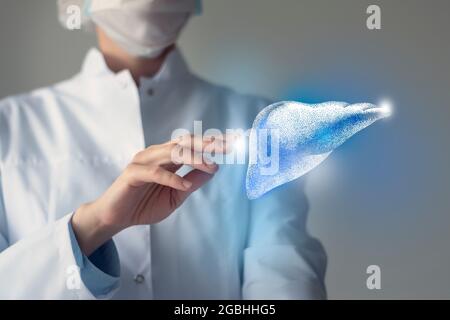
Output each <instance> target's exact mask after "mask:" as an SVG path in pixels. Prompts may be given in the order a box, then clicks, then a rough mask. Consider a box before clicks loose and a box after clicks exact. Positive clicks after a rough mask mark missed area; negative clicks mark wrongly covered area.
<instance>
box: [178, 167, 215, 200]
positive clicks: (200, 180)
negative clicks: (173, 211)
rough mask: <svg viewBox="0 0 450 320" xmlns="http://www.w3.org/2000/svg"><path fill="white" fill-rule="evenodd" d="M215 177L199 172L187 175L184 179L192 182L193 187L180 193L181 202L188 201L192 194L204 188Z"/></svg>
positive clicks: (194, 171)
mask: <svg viewBox="0 0 450 320" xmlns="http://www.w3.org/2000/svg"><path fill="white" fill-rule="evenodd" d="M213 176H214V175H213V174H208V173H205V172H203V171H199V170H192V171H191V172H189V173H188V174H187V175H185V176H184V177H183V178H184V179H185V180H187V181H189V182H191V183H192V186H191V187H190V188H189V189H188V190H185V191H179V196H180V200H181V202H183V201H184V200H186V198H187V197H189V195H190V194H191V193H193V192H195V191H196V190H198V189H199V188H201V187H202V186H204V185H205V184H206V183H207V182H208V181H209V180H211V179H212V177H213Z"/></svg>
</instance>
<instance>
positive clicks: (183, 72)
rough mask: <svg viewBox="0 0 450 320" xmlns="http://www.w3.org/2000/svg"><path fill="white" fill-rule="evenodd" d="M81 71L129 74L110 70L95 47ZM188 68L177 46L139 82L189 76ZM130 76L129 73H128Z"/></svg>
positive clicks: (91, 73) (93, 73)
mask: <svg viewBox="0 0 450 320" xmlns="http://www.w3.org/2000/svg"><path fill="white" fill-rule="evenodd" d="M82 73H83V74H85V75H90V76H109V77H119V78H120V77H122V76H123V74H124V73H127V74H129V73H130V72H129V71H128V70H123V71H121V72H119V73H114V72H112V71H111V70H110V69H109V68H108V66H107V64H106V61H105V59H104V57H103V54H102V53H101V52H100V51H99V50H98V49H97V48H91V49H90V50H89V52H88V53H87V55H86V58H85V60H84V63H83V67H82ZM190 75H191V73H190V70H189V68H188V66H187V63H186V61H185V60H184V58H183V56H182V54H181V52H180V51H179V49H178V48H175V49H174V50H172V51H171V52H170V53H169V54H168V55H167V57H166V60H165V61H164V63H163V65H162V66H161V69H160V70H159V71H158V72H157V74H156V75H154V76H153V77H151V78H141V84H143V85H144V86H145V84H147V83H149V82H152V83H155V82H165V81H170V80H177V79H179V80H181V79H185V78H186V77H188V76H190ZM130 76H131V75H130Z"/></svg>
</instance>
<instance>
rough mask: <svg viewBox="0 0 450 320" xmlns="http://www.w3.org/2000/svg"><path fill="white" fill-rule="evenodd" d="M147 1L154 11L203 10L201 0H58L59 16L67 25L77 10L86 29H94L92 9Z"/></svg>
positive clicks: (62, 22) (63, 23) (198, 11)
mask: <svg viewBox="0 0 450 320" xmlns="http://www.w3.org/2000/svg"><path fill="white" fill-rule="evenodd" d="M143 1H146V2H148V6H149V9H152V10H153V11H154V12H157V11H159V12H165V13H170V12H180V11H182V12H192V11H193V10H192V8H195V10H194V12H192V13H193V14H200V13H201V11H202V1H201V0H57V2H58V18H59V22H60V23H61V24H62V26H63V27H65V28H66V27H67V21H68V19H70V17H71V16H73V14H74V13H75V12H76V11H77V12H79V13H80V14H81V16H80V18H81V26H82V28H83V29H85V30H92V29H93V26H94V24H93V22H92V20H91V19H90V15H89V12H90V11H91V10H108V9H117V8H120V7H121V6H133V5H134V4H136V3H139V2H143Z"/></svg>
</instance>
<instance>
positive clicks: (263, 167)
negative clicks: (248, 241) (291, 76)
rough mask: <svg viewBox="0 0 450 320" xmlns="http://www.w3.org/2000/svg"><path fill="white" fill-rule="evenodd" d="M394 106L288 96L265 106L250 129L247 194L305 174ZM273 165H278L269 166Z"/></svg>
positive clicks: (253, 196) (253, 194) (256, 195)
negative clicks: (317, 101) (307, 100)
mask: <svg viewBox="0 0 450 320" xmlns="http://www.w3.org/2000/svg"><path fill="white" fill-rule="evenodd" d="M390 112H391V111H390V107H388V106H387V105H382V106H376V105H374V104H370V103H357V104H348V103H345V102H325V103H320V104H305V103H300V102H294V101H283V102H278V103H275V104H272V105H270V106H268V107H266V108H265V109H263V110H262V111H261V112H260V113H259V114H258V116H257V117H256V119H255V121H254V123H253V127H252V130H251V133H250V144H249V153H250V161H249V165H248V169H247V177H246V189H247V196H248V198H249V199H256V198H259V197H260V196H262V195H263V194H265V193H266V192H268V191H270V190H272V189H273V188H275V187H277V186H280V185H282V184H284V183H287V182H289V181H292V180H294V179H297V178H299V177H301V176H302V175H304V174H306V173H307V172H309V171H310V170H312V169H314V168H315V167H316V166H317V165H319V164H320V163H321V162H322V161H324V160H325V159H326V158H327V157H328V156H329V155H330V153H331V152H332V151H333V150H334V149H336V148H337V147H339V146H340V145H341V144H343V143H344V142H345V141H346V140H347V139H349V138H350V137H351V136H353V135H354V134H355V133H357V132H358V131H361V130H362V129H364V128H366V127H368V126H369V125H371V124H372V123H374V122H375V121H377V120H379V119H382V118H385V117H387V116H389V115H390ZM261 131H265V132H266V133H265V134H266V135H261V134H260V132H261ZM261 137H262V138H261ZM270 158H272V160H274V161H275V160H276V161H278V163H277V166H274V164H273V163H270V161H268V159H270ZM262 160H264V161H262ZM269 166H272V169H273V168H274V167H276V169H277V170H276V171H274V170H268V167H269Z"/></svg>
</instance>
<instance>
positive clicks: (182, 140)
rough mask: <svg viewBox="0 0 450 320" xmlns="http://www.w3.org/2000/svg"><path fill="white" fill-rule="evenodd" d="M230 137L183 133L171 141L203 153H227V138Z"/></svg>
mask: <svg viewBox="0 0 450 320" xmlns="http://www.w3.org/2000/svg"><path fill="white" fill-rule="evenodd" d="M228 138H229V139H231V137H229V136H227V135H217V136H198V135H185V136H181V137H179V138H177V139H175V140H173V141H172V142H173V143H175V144H177V145H179V146H181V147H183V148H189V149H192V150H194V151H196V152H203V153H209V154H211V153H214V152H216V153H227V152H228V148H227V139H228Z"/></svg>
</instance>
